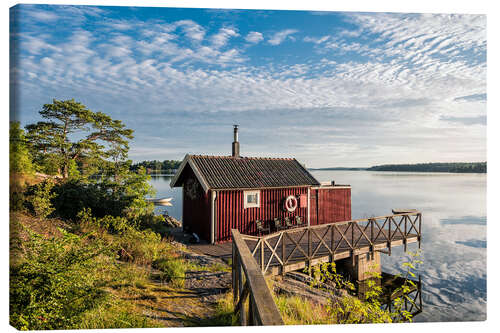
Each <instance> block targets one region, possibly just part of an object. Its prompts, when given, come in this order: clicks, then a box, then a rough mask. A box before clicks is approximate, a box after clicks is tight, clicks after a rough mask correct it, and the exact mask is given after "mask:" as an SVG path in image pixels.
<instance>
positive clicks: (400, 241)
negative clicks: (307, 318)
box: [189, 211, 422, 275]
mask: <svg viewBox="0 0 500 333" xmlns="http://www.w3.org/2000/svg"><path fill="white" fill-rule="evenodd" d="M421 224H422V215H421V213H420V212H418V211H412V212H408V213H403V214H394V215H390V216H381V217H373V218H368V219H360V220H352V221H345V222H335V223H330V224H322V225H316V226H311V227H301V228H293V229H287V230H282V231H279V232H275V233H272V234H269V235H264V236H259V237H258V236H250V235H244V234H242V235H241V236H242V238H243V239H244V240H245V243H246V244H247V245H248V247H249V249H250V252H251V253H252V255H253V257H254V258H255V260H256V261H257V263H258V265H259V267H260V268H261V270H262V272H263V273H265V274H271V275H276V274H283V273H286V272H289V271H294V270H298V269H302V268H305V267H306V266H307V265H309V264H311V265H316V264H319V263H323V262H328V261H330V262H331V261H332V260H333V261H336V260H340V259H345V258H349V257H353V258H354V256H356V255H360V254H365V253H370V252H374V251H378V252H383V253H386V254H390V253H391V249H392V248H393V247H395V246H404V248H405V251H406V246H407V245H408V244H410V243H418V246H419V247H420V242H421V240H422V234H421ZM189 247H190V248H191V249H192V250H195V251H197V252H200V253H204V254H207V255H211V256H214V257H219V258H222V259H224V260H226V261H228V259H230V258H231V251H232V250H231V249H232V244H231V242H227V243H222V244H190V245H189Z"/></svg>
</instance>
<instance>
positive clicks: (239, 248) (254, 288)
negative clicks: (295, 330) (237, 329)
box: [231, 229, 284, 326]
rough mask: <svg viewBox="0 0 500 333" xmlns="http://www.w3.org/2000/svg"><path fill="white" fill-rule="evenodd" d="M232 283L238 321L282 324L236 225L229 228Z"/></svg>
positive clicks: (253, 323) (243, 323)
mask: <svg viewBox="0 0 500 333" xmlns="http://www.w3.org/2000/svg"><path fill="white" fill-rule="evenodd" d="M231 234H232V236H233V257H232V266H233V267H232V272H233V276H232V283H233V295H234V304H235V313H237V314H239V318H240V324H241V325H242V326H245V325H284V322H283V319H282V318H281V315H280V312H279V310H278V308H277V307H276V303H274V300H273V297H272V295H271V292H270V290H269V288H268V287H267V284H266V280H265V279H264V275H263V274H262V271H261V269H260V267H259V266H258V265H257V262H256V261H255V259H254V258H253V256H252V253H251V252H250V249H249V248H248V246H247V244H246V243H245V241H244V240H243V238H242V235H241V234H240V233H239V231H238V230H237V229H232V230H231Z"/></svg>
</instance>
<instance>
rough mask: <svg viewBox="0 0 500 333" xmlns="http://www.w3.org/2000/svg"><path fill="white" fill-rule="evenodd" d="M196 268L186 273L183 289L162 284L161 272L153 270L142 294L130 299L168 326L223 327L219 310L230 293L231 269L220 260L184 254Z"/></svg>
mask: <svg viewBox="0 0 500 333" xmlns="http://www.w3.org/2000/svg"><path fill="white" fill-rule="evenodd" d="M182 253H183V256H184V257H185V259H186V260H187V261H189V262H190V263H191V264H194V266H196V267H197V269H196V270H191V271H187V272H186V278H185V284H184V288H181V289H179V288H174V287H172V286H171V285H170V284H168V283H165V282H162V281H161V279H160V278H159V276H161V272H160V271H156V270H151V272H150V273H151V279H150V281H149V282H148V284H147V285H145V286H143V287H144V288H143V292H142V293H141V294H140V295H135V296H133V297H130V298H128V300H131V301H134V302H135V305H136V306H137V307H138V310H139V311H141V312H142V313H143V314H144V315H146V316H147V317H149V318H152V319H155V320H157V321H159V322H160V323H162V324H163V325H165V326H166V327H176V326H177V327H178V326H210V325H220V321H219V318H217V312H216V307H217V303H218V301H219V300H220V299H221V298H223V297H226V294H227V293H228V292H229V291H230V290H231V273H230V267H229V266H228V265H227V264H226V263H224V262H223V261H222V260H220V259H218V258H213V257H209V256H206V255H202V254H196V253H191V252H186V251H182Z"/></svg>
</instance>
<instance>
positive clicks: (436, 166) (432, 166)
mask: <svg viewBox="0 0 500 333" xmlns="http://www.w3.org/2000/svg"><path fill="white" fill-rule="evenodd" d="M366 170H368V171H410V172H456V173H486V162H473V163H419V164H385V165H376V166H372V167H371V168H368V169H366Z"/></svg>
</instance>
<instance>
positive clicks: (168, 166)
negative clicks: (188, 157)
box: [130, 160, 182, 173]
mask: <svg viewBox="0 0 500 333" xmlns="http://www.w3.org/2000/svg"><path fill="white" fill-rule="evenodd" d="M181 163H182V161H175V160H164V161H163V162H162V161H157V160H154V161H142V162H138V163H134V164H132V165H131V166H130V170H131V171H137V170H138V169H139V168H140V167H144V168H145V169H146V172H147V173H151V172H159V171H163V172H165V171H173V170H177V169H178V168H179V166H180V165H181Z"/></svg>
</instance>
